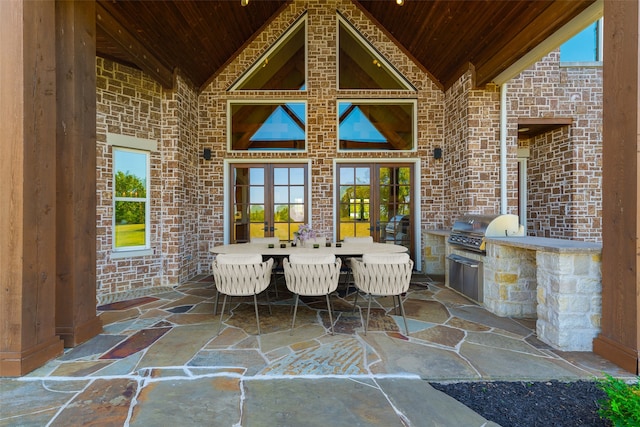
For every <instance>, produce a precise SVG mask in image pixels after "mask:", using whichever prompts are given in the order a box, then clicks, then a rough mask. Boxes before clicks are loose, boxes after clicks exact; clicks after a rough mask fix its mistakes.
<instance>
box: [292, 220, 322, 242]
mask: <svg viewBox="0 0 640 427" xmlns="http://www.w3.org/2000/svg"><path fill="white" fill-rule="evenodd" d="M316 237H318V233H317V232H316V231H315V230H314V229H313V228H311V224H302V225H301V226H299V227H298V231H295V232H294V233H293V242H294V243H296V244H297V243H298V242H300V245H301V246H305V243H306V242H307V241H309V240H314V239H315V238H316Z"/></svg>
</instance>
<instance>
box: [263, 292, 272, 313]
mask: <svg viewBox="0 0 640 427" xmlns="http://www.w3.org/2000/svg"><path fill="white" fill-rule="evenodd" d="M264 294H265V295H266V297H267V305H268V306H269V314H273V312H272V311H271V300H270V299H269V290H268V289H267V290H265V291H264Z"/></svg>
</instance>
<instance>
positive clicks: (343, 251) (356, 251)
mask: <svg viewBox="0 0 640 427" xmlns="http://www.w3.org/2000/svg"><path fill="white" fill-rule="evenodd" d="M282 245H284V247H282ZM209 252H211V253H214V254H261V255H267V256H268V255H274V256H289V255H291V254H318V255H328V254H332V255H336V256H339V257H345V256H362V255H363V254H374V253H375V254H380V253H401V252H407V248H406V247H404V246H400V245H394V244H391V243H375V242H374V243H342V244H341V245H340V247H338V246H336V243H331V246H326V244H324V243H320V244H319V247H317V248H314V247H309V246H304V245H300V244H298V245H297V246H291V243H288V242H286V243H285V242H283V243H281V244H275V245H273V248H270V247H269V245H268V244H267V243H231V244H227V245H217V246H213V247H211V248H210V249H209Z"/></svg>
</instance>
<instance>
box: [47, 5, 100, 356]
mask: <svg viewBox="0 0 640 427" xmlns="http://www.w3.org/2000/svg"><path fill="white" fill-rule="evenodd" d="M55 3H56V32H55V34H56V44H57V51H56V70H57V85H56V87H57V96H56V100H57V103H58V105H57V111H58V117H57V119H58V120H57V123H58V126H57V132H56V164H57V166H56V171H57V177H56V182H57V191H56V195H57V198H56V213H57V215H56V235H57V239H56V250H55V254H56V258H57V263H56V332H57V334H58V335H59V336H60V337H61V338H62V339H63V340H64V343H65V347H75V346H76V345H78V344H81V343H82V342H84V341H86V340H88V339H89V338H93V337H94V336H96V335H97V334H99V333H100V332H102V324H101V322H100V319H99V318H98V316H97V313H96V307H95V306H96V215H95V209H96V65H95V56H96V54H95V52H96V48H95V44H96V43H95V34H96V24H95V20H96V13H95V2H87V1H82V0H75V1H63V2H62V1H56V2H55Z"/></svg>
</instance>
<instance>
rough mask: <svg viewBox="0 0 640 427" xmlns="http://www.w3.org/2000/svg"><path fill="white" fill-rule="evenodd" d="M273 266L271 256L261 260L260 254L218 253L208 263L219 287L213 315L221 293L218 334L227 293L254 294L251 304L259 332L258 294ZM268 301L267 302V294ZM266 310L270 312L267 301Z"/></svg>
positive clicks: (266, 281) (267, 279)
mask: <svg viewBox="0 0 640 427" xmlns="http://www.w3.org/2000/svg"><path fill="white" fill-rule="evenodd" d="M272 267H273V258H269V259H268V260H266V261H262V255H260V254H219V255H218V256H217V257H216V259H215V260H214V261H213V264H212V266H211V269H212V271H213V280H214V282H215V285H216V289H217V290H218V293H217V294H216V301H215V308H214V312H213V313H214V315H215V313H216V310H217V309H218V297H219V295H220V294H223V295H224V300H223V302H222V310H221V312H220V326H219V327H218V334H220V331H221V329H222V316H223V315H224V307H225V305H226V303H227V296H232V297H237V296H243V297H244V296H250V295H253V304H254V306H255V310H256V324H257V325H258V335H260V316H259V315H258V298H257V295H258V294H259V293H261V292H262V291H264V290H265V289H267V287H269V283H270V281H271V268H272ZM267 302H269V296H268V295H267ZM269 313H271V304H270V303H269Z"/></svg>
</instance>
